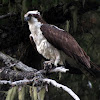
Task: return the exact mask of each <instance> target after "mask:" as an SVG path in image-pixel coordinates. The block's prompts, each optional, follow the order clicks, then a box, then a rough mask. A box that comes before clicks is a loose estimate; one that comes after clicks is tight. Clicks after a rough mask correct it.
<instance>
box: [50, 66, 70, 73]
mask: <svg viewBox="0 0 100 100" xmlns="http://www.w3.org/2000/svg"><path fill="white" fill-rule="evenodd" d="M67 71H69V69H66V68H64V67H56V68H54V69H51V70H50V73H51V72H62V73H66V72H67Z"/></svg>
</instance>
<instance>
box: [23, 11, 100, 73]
mask: <svg viewBox="0 0 100 100" xmlns="http://www.w3.org/2000/svg"><path fill="white" fill-rule="evenodd" d="M24 19H25V20H26V21H27V22H28V25H29V30H30V32H31V34H30V37H31V38H32V40H33V41H34V43H35V47H36V49H37V51H38V53H39V54H41V55H42V56H43V57H44V58H46V59H48V60H49V61H47V63H48V64H54V66H58V65H65V62H66V61H67V62H68V63H69V64H72V65H73V66H76V65H74V64H80V65H82V67H79V66H78V68H77V69H80V70H81V71H82V72H83V73H85V71H83V69H84V68H85V70H87V72H93V69H96V70H97V71H98V70H99V68H98V67H97V66H95V65H93V63H92V62H91V60H90V57H89V56H88V55H87V54H86V52H85V51H84V50H83V49H82V48H81V47H80V46H79V44H78V43H77V41H76V40H75V39H74V38H73V37H72V36H71V35H70V34H69V33H68V32H66V31H65V30H63V29H60V28H58V27H57V26H55V25H50V24H48V23H46V22H45V21H44V20H43V18H42V17H41V15H40V12H38V10H34V11H29V12H27V13H26V14H25V15H24Z"/></svg>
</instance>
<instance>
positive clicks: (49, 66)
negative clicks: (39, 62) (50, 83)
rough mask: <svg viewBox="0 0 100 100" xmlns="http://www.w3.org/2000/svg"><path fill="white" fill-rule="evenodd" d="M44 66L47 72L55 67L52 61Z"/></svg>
mask: <svg viewBox="0 0 100 100" xmlns="http://www.w3.org/2000/svg"><path fill="white" fill-rule="evenodd" d="M43 64H44V69H45V70H49V69H51V68H52V67H53V64H52V62H51V61H45V62H44V63H43Z"/></svg>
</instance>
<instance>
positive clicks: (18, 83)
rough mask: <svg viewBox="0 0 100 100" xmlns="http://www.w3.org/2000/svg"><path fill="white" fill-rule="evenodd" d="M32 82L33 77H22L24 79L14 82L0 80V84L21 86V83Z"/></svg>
mask: <svg viewBox="0 0 100 100" xmlns="http://www.w3.org/2000/svg"><path fill="white" fill-rule="evenodd" d="M32 82H33V79H31V80H28V79H24V80H19V81H15V82H12V81H7V80H0V84H9V85H12V86H16V85H17V86H21V85H24V84H30V83H32Z"/></svg>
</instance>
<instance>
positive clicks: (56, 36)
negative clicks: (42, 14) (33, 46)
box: [41, 24, 91, 68]
mask: <svg viewBox="0 0 100 100" xmlns="http://www.w3.org/2000/svg"><path fill="white" fill-rule="evenodd" d="M41 30H42V32H43V35H44V36H45V38H46V39H47V40H48V41H49V42H50V43H51V44H52V45H54V46H55V47H56V48H58V49H59V50H62V51H63V52H64V53H65V54H66V55H68V56H70V57H71V58H74V59H75V60H78V61H79V62H80V63H82V64H83V65H85V66H87V67H88V68H90V67H91V66H90V58H89V56H88V55H87V54H86V53H85V51H84V50H83V49H82V48H81V47H80V46H79V44H78V43H77V42H76V40H75V39H74V38H73V37H72V36H71V35H70V34H69V33H67V32H66V31H64V30H61V29H58V28H57V27H55V26H53V25H49V24H44V25H42V26H41Z"/></svg>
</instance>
